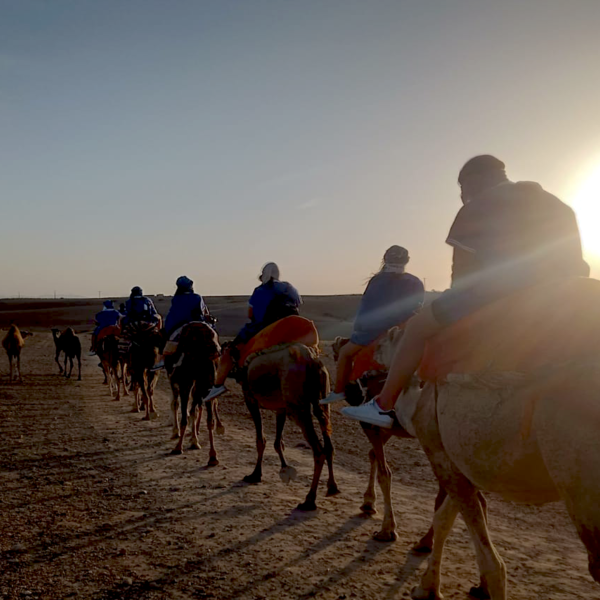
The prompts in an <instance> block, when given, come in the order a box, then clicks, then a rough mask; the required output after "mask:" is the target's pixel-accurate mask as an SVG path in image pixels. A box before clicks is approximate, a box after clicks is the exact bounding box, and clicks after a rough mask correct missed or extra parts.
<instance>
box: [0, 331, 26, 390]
mask: <svg viewBox="0 0 600 600" xmlns="http://www.w3.org/2000/svg"><path fill="white" fill-rule="evenodd" d="M32 335H33V333H30V332H29V331H19V328H18V327H17V326H16V325H15V324H14V323H13V324H11V326H10V327H9V329H8V332H7V333H6V335H5V336H4V339H3V340H2V347H3V348H4V349H5V350H6V354H7V355H8V367H9V374H8V380H9V381H12V380H13V359H15V363H16V364H15V369H16V374H15V381H23V377H22V376H21V350H22V349H23V346H24V345H25V339H26V338H27V337H29V336H32Z"/></svg>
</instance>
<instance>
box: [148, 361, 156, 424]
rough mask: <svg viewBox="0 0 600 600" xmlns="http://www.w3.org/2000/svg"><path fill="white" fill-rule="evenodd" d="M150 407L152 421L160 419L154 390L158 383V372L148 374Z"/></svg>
mask: <svg viewBox="0 0 600 600" xmlns="http://www.w3.org/2000/svg"><path fill="white" fill-rule="evenodd" d="M147 376H148V407H149V410H150V419H151V420H154V419H156V418H158V411H157V410H156V409H155V407H154V388H155V387H156V384H157V382H158V372H154V371H152V372H148V375H147Z"/></svg>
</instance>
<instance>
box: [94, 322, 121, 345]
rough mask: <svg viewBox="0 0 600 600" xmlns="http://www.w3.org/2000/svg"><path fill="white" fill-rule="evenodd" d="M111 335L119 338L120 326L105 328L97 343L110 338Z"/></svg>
mask: <svg viewBox="0 0 600 600" xmlns="http://www.w3.org/2000/svg"><path fill="white" fill-rule="evenodd" d="M109 335H114V336H116V337H119V336H120V335H121V328H120V327H119V326H118V325H109V326H108V327H103V328H102V329H101V330H100V331H99V332H98V338H97V340H96V341H97V342H99V341H100V340H103V339H104V338H105V337H108V336H109Z"/></svg>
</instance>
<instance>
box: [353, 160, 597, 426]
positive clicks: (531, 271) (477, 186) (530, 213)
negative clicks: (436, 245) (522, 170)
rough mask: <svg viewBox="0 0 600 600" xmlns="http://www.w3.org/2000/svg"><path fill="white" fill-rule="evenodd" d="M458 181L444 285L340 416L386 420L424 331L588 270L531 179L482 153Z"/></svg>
mask: <svg viewBox="0 0 600 600" xmlns="http://www.w3.org/2000/svg"><path fill="white" fill-rule="evenodd" d="M458 184H459V186H460V188H461V198H462V202H463V207H462V208H461V209H460V210H459V212H458V214H457V216H456V219H455V220H454V223H453V224H452V227H451V228H450V233H449V235H448V238H447V240H446V243H447V244H449V245H450V246H452V248H453V259H452V284H451V288H450V289H449V290H447V291H445V292H444V293H443V294H441V295H440V296H439V297H438V298H437V299H435V300H434V301H433V302H432V303H431V304H429V305H427V306H425V307H424V308H423V310H422V311H421V312H419V313H418V314H417V315H416V316H415V317H413V318H412V319H410V321H408V323H407V326H406V329H405V331H404V336H403V337H402V340H401V342H400V345H399V346H398V349H397V351H396V352H395V354H394V358H393V360H392V364H391V366H390V370H389V373H388V376H387V379H386V382H385V385H384V387H383V389H382V391H381V393H380V394H379V396H376V397H375V398H373V399H372V400H371V401H370V402H368V403H366V404H363V405H361V406H357V407H346V408H343V409H342V413H343V414H344V415H346V416H347V417H350V418H352V419H356V420H358V421H363V422H365V423H370V424H372V425H378V426H380V427H386V428H390V427H392V425H393V423H394V418H395V414H394V411H393V408H394V405H395V403H396V400H397V398H398V396H399V394H400V392H401V391H402V390H403V389H405V388H406V386H408V384H409V383H410V380H411V378H412V376H413V374H414V373H415V371H416V370H417V368H418V367H419V364H420V363H421V359H422V357H423V353H424V351H425V346H426V343H427V341H428V340H429V339H430V338H432V337H433V336H435V335H436V334H437V333H439V332H440V331H441V330H442V329H444V328H446V327H448V326H450V325H452V324H454V323H456V322H457V321H459V320H461V319H464V318H465V317H468V316H470V315H471V314H473V313H475V312H476V311H478V310H479V309H482V308H484V307H485V306H487V305H489V304H491V303H492V302H494V301H495V300H498V299H501V298H504V297H507V296H509V295H511V294H513V293H515V292H518V291H519V290H522V289H525V288H527V287H529V286H533V285H536V284H539V283H542V282H548V283H552V281H556V282H559V281H560V280H562V279H565V278H569V277H589V272H590V269H589V266H588V265H587V263H586V262H585V261H584V260H583V254H582V249H581V238H580V235H579V227H578V225H577V219H576V217H575V213H574V212H573V210H572V209H571V208H570V207H569V206H567V205H566V204H564V203H563V202H561V201H560V200H559V199H558V198H556V197H555V196H553V195H552V194H550V193H548V192H546V191H545V190H544V189H543V188H542V187H541V186H540V185H539V184H538V183H534V182H524V181H522V182H516V183H514V182H511V181H509V180H508V178H507V176H506V171H505V165H504V163H503V162H502V161H500V160H499V159H497V158H495V157H494V156H489V155H482V156H476V157H474V158H472V159H471V160H469V161H467V163H466V164H465V165H464V166H463V168H462V169H461V171H460V174H459V176H458ZM565 309H567V307H557V310H565Z"/></svg>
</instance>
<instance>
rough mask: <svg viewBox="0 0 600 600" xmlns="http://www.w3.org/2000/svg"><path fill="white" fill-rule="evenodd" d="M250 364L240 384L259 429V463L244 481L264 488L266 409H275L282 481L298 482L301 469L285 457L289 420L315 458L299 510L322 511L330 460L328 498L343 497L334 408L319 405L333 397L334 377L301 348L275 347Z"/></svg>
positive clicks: (312, 353) (312, 352)
mask: <svg viewBox="0 0 600 600" xmlns="http://www.w3.org/2000/svg"><path fill="white" fill-rule="evenodd" d="M245 364H246V367H245V368H244V369H243V371H242V372H241V373H239V374H238V380H239V381H240V382H241V384H242V389H243V391H244V399H245V401H246V406H247V407H248V410H249V411H250V415H251V416H252V419H253V421H254V425H255V427H256V449H257V452H258V459H257V462H256V466H255V468H254V471H253V472H252V473H251V474H250V475H247V476H246V477H244V481H245V482H247V483H259V482H260V481H261V480H262V458H263V454H264V451H265V446H266V440H265V438H264V435H263V428H262V418H261V413H260V411H261V409H266V410H274V411H275V412H276V415H277V417H276V422H277V432H276V436H275V451H276V452H277V454H278V455H279V460H280V462H281V470H280V477H281V479H282V480H283V481H285V482H289V481H290V479H295V477H296V470H295V469H294V468H293V467H290V466H288V464H287V462H286V460H285V457H284V453H283V452H284V443H283V437H282V436H283V428H284V426H285V421H286V418H287V417H288V416H289V417H291V418H292V420H294V421H295V422H296V423H297V424H298V425H299V426H300V429H301V430H302V433H303V435H304V438H305V439H306V441H307V442H308V444H309V445H310V447H311V449H312V451H313V457H314V471H313V479H312V483H311V487H310V490H309V492H308V494H307V496H306V498H305V500H304V502H302V503H300V504H299V505H298V507H297V508H298V510H301V511H312V510H316V509H317V505H316V497H317V488H318V485H319V479H320V476H321V471H322V469H323V465H324V463H325V460H327V466H328V470H329V478H328V481H327V496H334V495H335V494H338V493H339V489H338V487H337V484H336V482H335V478H334V474H333V444H332V443H331V420H330V415H329V407H328V406H326V407H324V406H321V405H320V404H319V400H320V399H321V398H324V397H325V396H327V394H328V393H329V373H328V372H327V369H326V368H325V367H324V365H323V363H322V362H321V360H320V359H319V358H318V356H317V353H316V351H315V350H314V349H311V348H309V347H308V346H305V345H304V344H300V343H294V344H282V345H278V346H274V347H272V348H269V349H268V350H266V351H263V352H260V353H257V354H255V355H251V356H249V357H248V359H247V360H246V363H245ZM311 408H312V412H313V414H314V415H315V417H316V418H317V421H318V422H319V426H320V429H321V433H322V435H323V444H321V441H320V440H319V437H318V436H317V433H316V431H315V427H314V424H313V421H312V416H311Z"/></svg>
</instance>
